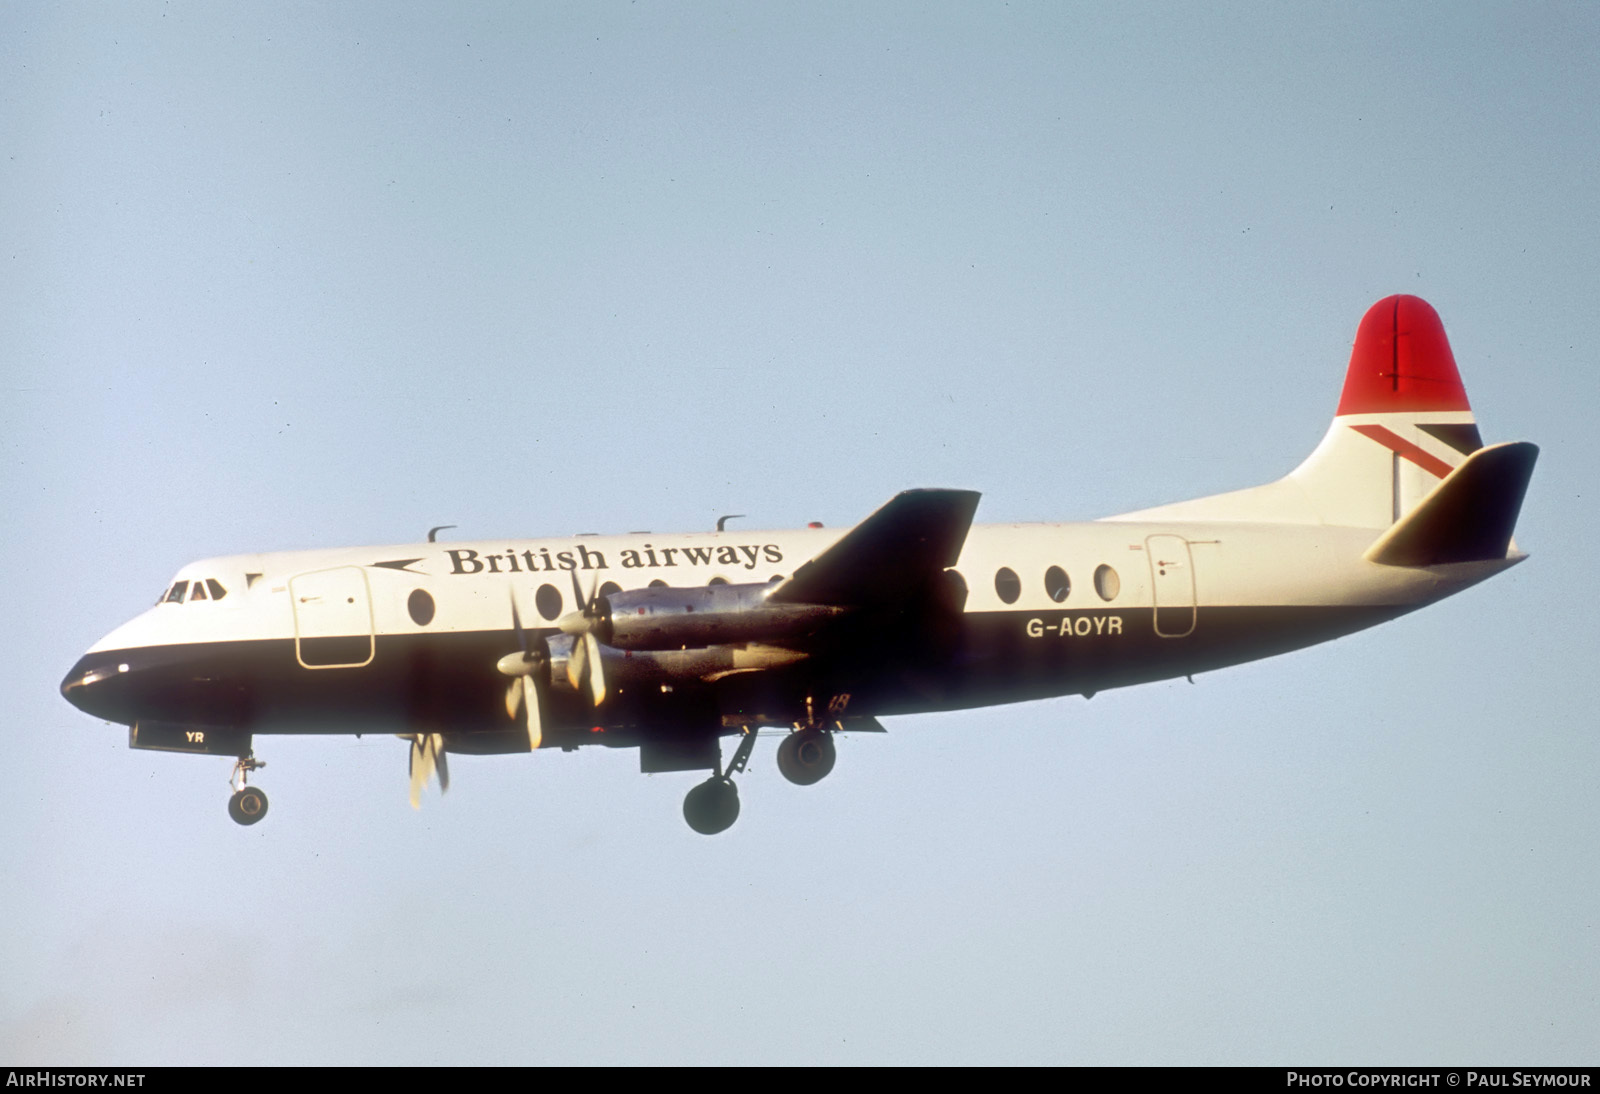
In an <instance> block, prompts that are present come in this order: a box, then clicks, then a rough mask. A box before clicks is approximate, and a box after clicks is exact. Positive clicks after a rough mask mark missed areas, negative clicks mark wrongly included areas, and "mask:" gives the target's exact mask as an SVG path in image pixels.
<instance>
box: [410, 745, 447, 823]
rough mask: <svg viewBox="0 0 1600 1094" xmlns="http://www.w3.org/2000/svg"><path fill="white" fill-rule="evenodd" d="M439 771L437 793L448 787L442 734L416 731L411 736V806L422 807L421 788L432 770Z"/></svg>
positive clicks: (414, 807)
mask: <svg viewBox="0 0 1600 1094" xmlns="http://www.w3.org/2000/svg"><path fill="white" fill-rule="evenodd" d="M435 771H437V772H438V773H439V793H441V794H443V793H444V792H445V791H446V790H449V789H450V765H449V764H448V763H446V762H445V758H444V734H442V733H416V734H413V735H412V736H411V808H413V809H421V808H422V788H423V787H424V786H426V785H428V780H429V779H431V778H433V774H434V772H435Z"/></svg>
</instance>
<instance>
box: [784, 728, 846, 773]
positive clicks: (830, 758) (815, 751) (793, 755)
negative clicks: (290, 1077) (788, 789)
mask: <svg viewBox="0 0 1600 1094" xmlns="http://www.w3.org/2000/svg"><path fill="white" fill-rule="evenodd" d="M838 758H839V754H838V752H837V751H835V749H834V747H833V734H831V733H824V732H823V731H822V730H820V729H802V730H801V731H800V732H798V733H791V734H789V735H788V736H787V737H785V738H784V739H783V743H782V744H780V745H779V746H778V770H779V771H781V772H783V777H784V778H786V779H788V780H789V781H790V782H792V783H794V784H795V785H796V786H810V785H811V784H812V783H815V782H821V781H822V780H823V779H824V778H826V777H827V774H828V772H830V771H832V770H833V762H834V761H835V760H837V759H838Z"/></svg>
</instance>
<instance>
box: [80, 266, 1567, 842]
mask: <svg viewBox="0 0 1600 1094" xmlns="http://www.w3.org/2000/svg"><path fill="white" fill-rule="evenodd" d="M1537 455H1538V449H1537V448H1536V447H1535V446H1534V445H1531V444H1527V443H1510V444H1497V445H1492V446H1490V447H1484V446H1483V444H1482V441H1481V440H1480V437H1479V434H1478V428H1477V425H1476V422H1475V419H1474V417H1473V413H1472V410H1471V408H1470V406H1469V405H1468V402H1467V395H1466V391H1465V389H1464V388H1463V387H1462V383H1461V378H1460V375H1459V374H1458V372H1457V369H1456V364H1455V360H1454V358H1453V356H1452V355H1451V352H1450V346H1449V343H1448V342H1447V341H1446V338H1445V334H1444V328H1443V326H1442V325H1441V324H1440V321H1439V317H1438V315H1437V313H1435V312H1434V310H1433V309H1432V308H1431V307H1430V306H1428V304H1426V303H1424V302H1423V301H1422V300H1419V299H1417V298H1416V297H1412V296H1393V297H1389V298H1388V299H1386V300H1382V301H1380V302H1379V303H1377V304H1375V305H1374V306H1373V307H1372V308H1371V309H1370V310H1369V311H1368V312H1367V314H1366V316H1365V317H1364V318H1363V319H1362V321H1361V324H1360V327H1359V329H1358V331H1357V334H1356V340H1355V346H1354V350H1353V352H1352V354H1351V357H1350V364H1349V369H1348V371H1347V373H1346V376H1345V382H1344V390H1343V393H1342V395H1341V396H1340V399H1339V405H1338V410H1337V413H1336V415H1335V417H1334V419H1333V425H1332V427H1331V428H1330V429H1329V430H1328V432H1327V434H1326V435H1325V436H1324V437H1323V439H1322V443H1321V444H1319V445H1318V446H1317V447H1316V449H1315V450H1314V451H1313V452H1312V453H1311V455H1310V456H1309V457H1308V458H1307V459H1306V460H1305V461H1304V462H1303V463H1302V464H1301V465H1300V466H1299V467H1298V468H1296V469H1295V470H1294V471H1292V472H1290V473H1289V474H1288V475H1287V476H1286V477H1284V478H1282V479H1279V480H1277V481H1276V482H1272V483H1269V484H1267V485H1265V486H1258V487H1254V488H1252V489H1248V490H1241V491H1237V492H1234V493H1229V494H1221V495H1217V496H1214V497H1207V498H1201V499H1199V500H1196V501H1188V502H1182V503H1179V504H1175V505H1167V506H1162V507H1160V508H1156V509H1146V510H1143V511H1140V512H1135V513H1127V514H1124V515H1121V516H1115V517H1107V518H1104V519H1102V520H1097V521H1093V522H1089V523H1074V524H1008V525H988V526H985V525H975V524H973V514H974V511H975V510H976V508H977V505H978V495H977V494H976V493H973V492H971V491H967V490H908V491H906V492H905V493H902V494H900V495H898V496H896V497H895V498H893V499H892V500H890V501H889V503H888V504H886V505H885V506H883V508H881V509H879V510H878V511H877V512H875V513H873V514H872V515H871V516H869V517H867V519H866V520H864V521H862V522H861V523H860V524H858V525H856V526H855V527H854V528H851V529H849V530H848V531H843V532H841V531H836V530H830V529H824V528H821V527H818V526H812V527H810V528H805V529H799V530H793V531H780V532H745V531H731V530H727V529H725V528H719V530H718V531H716V532H705V533H698V534H683V535H646V534H632V535H626V536H583V537H577V538H569V539H559V540H556V539H539V540H527V541H505V540H491V541H481V542H472V543H438V542H435V541H434V537H433V534H432V533H430V535H429V541H428V542H426V543H418V544H412V545H408V546H398V547H356V548H348V549H340V550H327V551H296V552H286V553H275V554H259V555H238V556H233V557H229V558H213V559H206V560H205V561H202V562H196V563H193V564H192V565H189V566H186V567H184V568H183V569H182V570H181V571H179V573H178V574H177V576H176V577H175V578H174V579H173V581H172V582H171V584H170V585H169V586H168V587H167V589H166V591H165V592H163V594H162V596H161V598H160V601H159V602H158V603H157V604H156V605H155V606H154V607H153V608H151V609H150V610H148V611H146V612H145V613H143V614H142V615H139V616H137V617H136V618H134V619H133V620H131V621H129V622H128V623H126V624H124V625H123V626H121V627H119V628H117V629H116V630H114V631H112V632H111V634H109V635H107V636H106V637H105V638H103V639H102V640H101V641H99V642H98V643H96V644H95V645H94V646H93V647H92V648H91V649H90V650H89V652H88V653H87V654H85V655H84V656H83V658H82V659H81V660H79V662H78V663H77V664H76V665H75V666H74V667H73V669H72V671H71V672H70V673H68V674H67V677H66V679H65V680H64V681H63V682H62V685H61V690H62V693H63V694H64V695H65V696H66V698H67V699H68V701H70V702H71V703H73V704H74V705H75V706H77V707H79V708H80V709H82V710H84V711H87V712H89V713H90V714H94V715H97V716H99V717H101V718H105V719H109V720H111V721H113V722H118V723H122V724H125V725H127V726H129V727H130V728H129V734H128V743H129V744H130V746H132V747H133V748H143V749H158V750H166V751H173V752H190V753H197V754H203V755H215V756H224V757H234V759H235V763H234V774H233V778H232V780H231V782H232V785H233V786H234V787H235V792H234V794H233V797H232V799H231V800H230V802H229V811H230V813H231V815H232V816H233V818H234V819H235V820H236V821H238V822H239V823H241V824H253V823H255V822H256V821H258V820H260V819H261V818H262V816H263V815H264V814H265V813H266V810H267V799H266V797H265V796H264V795H263V794H262V793H261V791H260V789H259V788H258V787H255V786H250V785H248V779H249V776H250V774H251V773H252V772H253V771H254V770H255V769H256V768H258V767H259V766H261V764H260V761H258V760H257V759H256V758H255V755H254V752H253V751H252V746H253V741H254V739H255V738H256V737H260V736H267V735H270V734H275V733H319V734H335V733H337V734H350V733H363V732H373V731H384V732H390V733H396V734H397V735H399V736H401V737H403V738H406V739H409V740H410V742H411V744H410V751H411V800H412V804H413V805H415V804H417V802H418V800H419V794H420V792H421V791H422V789H423V788H424V787H425V785H426V784H427V783H428V782H429V781H430V780H431V779H432V778H433V777H434V776H435V774H436V775H437V778H438V782H439V784H440V787H441V789H443V788H445V787H447V786H448V782H449V773H448V769H447V766H446V759H445V757H446V754H447V753H451V752H456V753H469V754H478V755H482V754H492V753H520V752H530V751H534V750H544V749H549V748H561V749H563V750H569V751H570V750H572V749H575V748H577V747H578V746H580V745H604V746H610V747H625V748H637V749H639V765H640V769H641V770H642V771H645V772H666V771H703V772H708V773H709V778H707V779H706V780H705V781H704V782H700V783H699V784H698V785H696V786H695V787H694V789H692V790H691V791H690V792H689V794H688V796H687V798H686V799H685V800H684V803H683V813H684V817H685V819H686V820H687V821H688V822H689V824H690V825H691V826H692V827H693V828H694V829H695V830H696V831H699V832H704V833H708V834H709V833H715V832H720V831H722V830H724V829H726V828H727V827H728V826H729V825H731V824H732V823H733V822H734V820H735V818H736V817H737V816H738V813H739V795H738V790H737V789H736V786H735V784H734V782H733V776H734V775H736V774H738V773H740V772H742V771H743V770H744V769H745V765H746V763H747V761H748V760H749V758H750V756H751V751H752V747H753V745H754V742H755V740H756V736H757V733H758V731H760V730H763V729H778V730H781V731H782V741H781V744H780V745H779V747H778V754H777V762H778V767H779V769H780V771H781V772H782V773H783V774H784V775H785V776H786V777H787V778H788V779H789V780H790V781H792V782H794V783H798V784H802V785H805V784H810V783H815V782H816V781H817V780H819V779H821V778H823V777H824V776H825V775H827V774H828V772H829V771H830V770H832V768H833V766H834V760H835V755H836V752H835V743H834V736H835V734H836V733H837V732H838V731H841V730H843V731H849V730H881V728H882V727H881V725H880V723H879V722H878V721H877V719H878V718H879V717H880V716H884V715H904V714H915V713H918V712H923V711H935V710H953V709H961V708H968V707H978V706H984V705H988V704H995V703H1013V702H1021V701H1024V700H1030V699H1043V698H1047V697H1051V696H1063V695H1086V696H1089V695H1093V694H1094V693H1095V692H1098V691H1102V690H1104V689H1106V688H1115V687H1125V686H1127V685H1130V684H1138V683H1144V682H1147V681H1152V680H1161V679H1166V678H1171V677H1177V676H1184V675H1190V674H1193V673H1197V672H1204V671H1208V670H1211V669H1218V668H1222V667H1223V666H1226V665H1234V664H1238V663H1240V662H1244V661H1250V660H1253V659H1255V658H1260V657H1267V656H1270V655H1272V654H1277V653H1283V652H1285V651H1287V650H1293V649H1298V648H1301V647H1304V646H1309V645H1312V644H1313V643H1317V642H1324V641H1327V640H1328V639H1331V638H1336V637H1339V636H1341V635H1345V634H1349V633H1351V632H1353V631H1358V630H1361V629H1362V628H1365V627H1370V626H1373V625H1374V624H1377V623H1382V622H1384V621H1386V620H1389V619H1393V618H1395V617H1396V616H1399V615H1402V614H1404V613H1406V612H1410V611H1413V610H1415V609H1417V608H1420V607H1423V606H1425V605H1427V604H1430V603H1432V602H1434V601H1436V600H1439V599H1442V598H1443V597H1446V596H1449V595H1451V594H1453V593H1456V592H1459V591H1461V590H1462V589H1465V588H1466V587H1468V586H1470V585H1473V584H1475V583H1476V582H1479V581H1482V580H1484V579H1485V578H1487V577H1490V576H1492V575H1494V574H1497V573H1499V572H1500V571H1501V570H1504V569H1506V568H1508V567H1510V566H1512V565H1514V564H1515V563H1517V562H1520V561H1522V559H1523V558H1525V557H1526V556H1525V555H1524V554H1523V553H1522V552H1521V551H1520V550H1519V549H1518V548H1517V547H1516V545H1515V544H1514V542H1513V540H1512V531H1513V528H1514V526H1515V524H1516V520H1517V515H1518V512H1519V510H1520V508H1521V505H1522V499H1523V495H1524V493H1525V491H1526V489H1527V485H1528V480H1529V477H1530V476H1531V475H1532V473H1533V465H1534V461H1535V458H1536V457H1537ZM719 523H721V522H719ZM724 737H734V738H737V740H738V744H737V747H736V748H735V750H734V754H733V756H732V758H731V759H730V760H729V761H728V762H727V764H726V765H724V763H723V755H722V740H723V738H724Z"/></svg>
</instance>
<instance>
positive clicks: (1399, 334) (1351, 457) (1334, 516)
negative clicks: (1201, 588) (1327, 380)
mask: <svg viewBox="0 0 1600 1094" xmlns="http://www.w3.org/2000/svg"><path fill="white" fill-rule="evenodd" d="M1482 447H1483V441H1482V438H1481V437H1480V436H1479V435H1478V426H1477V422H1476V420H1475V419H1474V418H1473V416H1472V407H1471V405H1470V404H1469V403H1468V402H1467V391H1466V388H1465V387H1464V386H1463V385H1462V383H1461V374H1460V373H1459V372H1458V371H1457V370H1456V359H1455V355H1454V354H1453V353H1451V352H1450V341H1449V339H1447V338H1446V337H1445V333H1444V324H1443V323H1441V322H1440V321H1439V313H1438V312H1436V311H1434V310H1433V308H1432V307H1431V306H1429V304H1428V303H1427V301H1425V300H1422V299H1420V298H1419V297H1415V296H1390V297H1386V298H1385V299H1383V300H1380V301H1378V302H1377V303H1376V304H1374V305H1372V307H1371V308H1368V309H1367V314H1366V315H1364V316H1363V317H1362V319H1361V325H1360V327H1359V328H1358V329H1357V330H1356V341H1355V345H1354V347H1353V348H1352V349H1351V352H1350V367H1349V368H1348V369H1347V370H1346V372H1345V378H1344V390H1343V391H1342V392H1341V393H1340V395H1339V406H1338V409H1337V410H1336V411H1335V414H1334V419H1333V424H1332V425H1331V426H1330V427H1329V429H1328V432H1327V434H1326V435H1325V436H1324V437H1323V438H1322V443H1321V444H1319V445H1317V447H1316V449H1315V450H1314V451H1313V452H1312V453H1311V455H1310V456H1308V457H1306V460H1305V462H1304V463H1302V464H1301V465H1300V466H1299V467H1297V468H1295V470H1294V471H1292V472H1290V473H1289V474H1288V475H1287V476H1286V477H1284V478H1282V479H1279V480H1278V481H1277V482H1273V483H1268V484H1267V485H1265V486H1258V487H1254V488H1252V489H1249V490H1239V491H1235V492H1233V493H1231V494H1218V495H1216V496H1215V497H1209V498H1201V499H1199V500H1197V501H1189V502H1180V503H1178V504H1176V505H1164V506H1161V507H1160V508H1157V509H1147V510H1143V511H1141V512H1138V513H1128V514H1125V515H1124V516H1123V517H1120V518H1112V519H1139V520H1146V519H1158V518H1159V519H1170V520H1230V521H1286V522H1298V523H1307V524H1333V525H1347V526H1352V527H1357V528H1380V529H1381V528H1388V527H1389V526H1390V525H1392V524H1394V523H1395V522H1396V521H1398V520H1399V519H1400V518H1401V517H1403V516H1405V515H1406V514H1407V513H1409V512H1410V511H1411V510H1412V509H1414V508H1415V507H1416V506H1417V504H1418V503H1419V502H1421V501H1422V499H1423V498H1425V497H1427V496H1428V494H1429V493H1430V492H1432V490H1433V488H1434V487H1436V486H1438V485H1439V483H1440V482H1441V481H1443V479H1444V478H1445V476H1447V475H1449V474H1450V472H1451V471H1453V470H1454V469H1455V468H1456V467H1458V466H1459V465H1460V464H1461V462H1462V461H1463V460H1465V459H1466V458H1467V456H1469V455H1471V454H1472V453H1473V452H1476V451H1477V450H1478V449H1480V448H1482Z"/></svg>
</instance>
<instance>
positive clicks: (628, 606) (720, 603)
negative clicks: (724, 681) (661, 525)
mask: <svg viewBox="0 0 1600 1094" xmlns="http://www.w3.org/2000/svg"><path fill="white" fill-rule="evenodd" d="M777 587H778V584H777V582H768V583H767V584H763V585H753V584H752V585H697V586H694V587H692V588H687V589H671V588H654V589H631V590H628V591H625V592H618V593H612V594H611V595H610V596H608V597H601V598H600V601H599V604H598V612H597V615H598V618H597V619H596V620H595V624H594V626H595V637H597V638H599V639H600V641H602V642H604V643H605V644H606V645H608V646H613V647H615V648H616V649H619V650H683V649H701V648H705V647H708V646H723V645H729V644H737V643H744V642H784V641H793V640H794V639H798V638H805V637H808V636H809V635H812V634H814V633H816V631H817V630H818V629H819V628H821V627H822V626H823V624H825V623H827V622H828V621H829V620H830V619H833V618H835V617H836V616H839V615H842V614H844V613H845V612H846V611H847V610H848V609H845V608H839V607H834V606H832V605H828V604H786V603H776V604H775V603H772V602H771V601H769V600H768V599H767V598H768V596H769V595H770V594H771V592H772V590H774V589H776V588H777Z"/></svg>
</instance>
